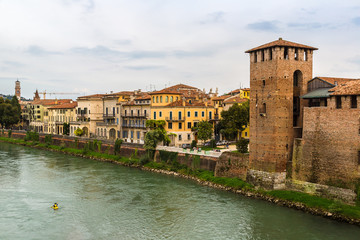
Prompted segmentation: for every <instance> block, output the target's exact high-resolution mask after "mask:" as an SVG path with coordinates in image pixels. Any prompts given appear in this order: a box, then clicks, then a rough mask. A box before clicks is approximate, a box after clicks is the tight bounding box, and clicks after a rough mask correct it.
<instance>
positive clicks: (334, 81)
mask: <svg viewBox="0 0 360 240" xmlns="http://www.w3.org/2000/svg"><path fill="white" fill-rule="evenodd" d="M315 78H318V79H321V80H323V81H325V82H328V83H331V84H333V85H336V84H341V83H346V82H349V81H354V80H360V79H355V78H334V77H315ZM315 78H314V79H315Z"/></svg>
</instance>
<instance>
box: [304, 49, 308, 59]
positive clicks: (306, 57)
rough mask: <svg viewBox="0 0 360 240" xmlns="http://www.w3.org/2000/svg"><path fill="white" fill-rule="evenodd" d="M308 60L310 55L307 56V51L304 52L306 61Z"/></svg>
mask: <svg viewBox="0 0 360 240" xmlns="http://www.w3.org/2000/svg"><path fill="white" fill-rule="evenodd" d="M307 60H308V54H307V50H304V61H307Z"/></svg>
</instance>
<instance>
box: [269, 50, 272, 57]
mask: <svg viewBox="0 0 360 240" xmlns="http://www.w3.org/2000/svg"><path fill="white" fill-rule="evenodd" d="M269 60H272V48H269Z"/></svg>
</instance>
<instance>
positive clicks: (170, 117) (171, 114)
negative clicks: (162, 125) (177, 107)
mask: <svg viewBox="0 0 360 240" xmlns="http://www.w3.org/2000/svg"><path fill="white" fill-rule="evenodd" d="M169 115H170V120H172V112H170V113H169Z"/></svg>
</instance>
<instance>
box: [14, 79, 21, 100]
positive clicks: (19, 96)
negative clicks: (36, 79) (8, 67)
mask: <svg viewBox="0 0 360 240" xmlns="http://www.w3.org/2000/svg"><path fill="white" fill-rule="evenodd" d="M15 96H16V97H17V99H18V100H19V102H20V100H21V88H20V81H19V80H16V82H15Z"/></svg>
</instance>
